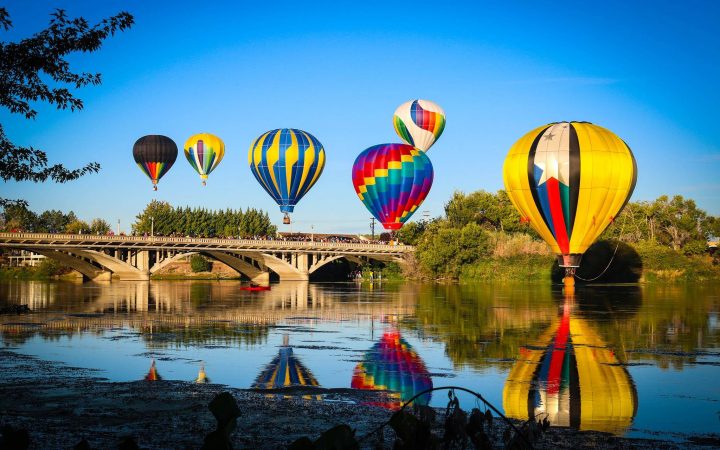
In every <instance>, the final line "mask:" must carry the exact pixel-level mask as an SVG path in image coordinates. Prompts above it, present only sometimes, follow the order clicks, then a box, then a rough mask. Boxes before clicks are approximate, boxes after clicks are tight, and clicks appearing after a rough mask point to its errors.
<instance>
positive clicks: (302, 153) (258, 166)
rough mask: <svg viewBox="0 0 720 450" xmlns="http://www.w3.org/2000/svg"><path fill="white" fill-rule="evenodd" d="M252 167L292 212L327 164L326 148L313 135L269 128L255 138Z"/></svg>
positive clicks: (283, 207) (287, 220) (250, 156)
mask: <svg viewBox="0 0 720 450" xmlns="http://www.w3.org/2000/svg"><path fill="white" fill-rule="evenodd" d="M248 163H249V164H250V170H251V171H252V173H253V175H255V178H256V179H257V181H258V183H260V185H261V186H262V187H263V189H265V191H266V192H267V193H268V194H270V196H271V197H272V198H273V200H275V202H276V203H277V204H278V206H280V211H282V212H283V213H285V223H290V218H289V216H288V214H289V213H291V212H293V210H294V208H295V205H296V204H297V203H298V202H299V201H300V199H301V198H302V197H303V196H304V195H305V194H307V192H308V191H309V190H310V188H312V187H313V185H314V184H315V183H316V182H317V180H318V178H320V174H322V171H323V168H324V167H325V149H323V146H322V144H321V143H320V141H318V140H317V139H316V138H315V136H313V135H312V134H310V133H308V132H305V131H302V130H296V129H293V128H282V129H278V130H272V131H268V132H267V133H264V134H263V135H262V136H260V137H259V138H257V139H255V141H253V143H252V145H250V151H249V152H248Z"/></svg>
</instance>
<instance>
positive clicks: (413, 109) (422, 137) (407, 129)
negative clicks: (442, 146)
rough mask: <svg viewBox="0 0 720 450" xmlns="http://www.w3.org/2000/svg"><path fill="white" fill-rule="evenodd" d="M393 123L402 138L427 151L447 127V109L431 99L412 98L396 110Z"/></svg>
mask: <svg viewBox="0 0 720 450" xmlns="http://www.w3.org/2000/svg"><path fill="white" fill-rule="evenodd" d="M393 125H394V126H395V132H396V133H397V134H398V136H400V139H402V140H403V141H405V142H406V143H407V144H409V145H412V146H413V147H416V148H419V149H420V150H422V151H425V152H426V151H428V150H429V149H430V147H432V146H433V144H434V143H435V141H437V140H438V138H440V135H441V134H442V132H443V130H444V129H445V111H443V109H442V108H441V107H440V105H438V104H437V103H434V102H431V101H430V100H410V101H409V102H405V103H403V104H402V105H400V106H399V107H398V109H396V110H395V115H394V116H393Z"/></svg>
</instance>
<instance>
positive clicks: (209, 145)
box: [184, 133, 225, 186]
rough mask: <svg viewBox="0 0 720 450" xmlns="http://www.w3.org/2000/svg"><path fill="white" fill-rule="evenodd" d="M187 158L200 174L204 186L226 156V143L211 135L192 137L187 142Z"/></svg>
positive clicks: (203, 134)
mask: <svg viewBox="0 0 720 450" xmlns="http://www.w3.org/2000/svg"><path fill="white" fill-rule="evenodd" d="M184 149H185V158H187V160H188V162H189V163H190V165H191V166H192V168H193V169H195V171H196V172H197V173H199V174H200V178H201V179H202V184H203V186H205V180H207V177H208V175H210V172H212V171H213V170H214V169H215V168H216V167H217V165H218V164H220V161H222V159H223V156H225V143H223V141H222V139H220V138H219V137H217V136H215V135H214V134H210V133H200V134H195V135H193V136H190V138H189V139H188V140H187V141H185V147H184Z"/></svg>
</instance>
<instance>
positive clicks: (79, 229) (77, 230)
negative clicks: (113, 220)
mask: <svg viewBox="0 0 720 450" xmlns="http://www.w3.org/2000/svg"><path fill="white" fill-rule="evenodd" d="M89 231H90V225H88V224H87V222H85V221H84V220H79V219H78V220H75V221H73V222H70V223H69V224H68V226H67V227H66V228H65V232H66V233H70V234H84V233H88V232H89Z"/></svg>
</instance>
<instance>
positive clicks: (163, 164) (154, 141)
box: [133, 134, 178, 191]
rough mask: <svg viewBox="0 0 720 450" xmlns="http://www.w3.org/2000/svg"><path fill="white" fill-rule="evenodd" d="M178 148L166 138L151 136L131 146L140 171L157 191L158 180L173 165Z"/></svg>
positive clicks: (142, 138) (144, 137) (157, 135)
mask: <svg viewBox="0 0 720 450" xmlns="http://www.w3.org/2000/svg"><path fill="white" fill-rule="evenodd" d="M177 154H178V148H177V145H175V142H173V140H172V139H170V138H169V137H167V136H162V135H159V134H151V135H148V136H143V137H141V138H140V139H138V140H137V141H136V142H135V145H133V158H135V162H136V163H137V165H138V167H140V170H142V171H143V173H144V174H145V175H147V176H148V178H150V181H152V184H153V190H156V191H157V184H158V181H160V178H162V177H163V175H165V174H166V173H167V172H168V170H170V168H171V167H172V165H173V164H175V160H176V159H177Z"/></svg>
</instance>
